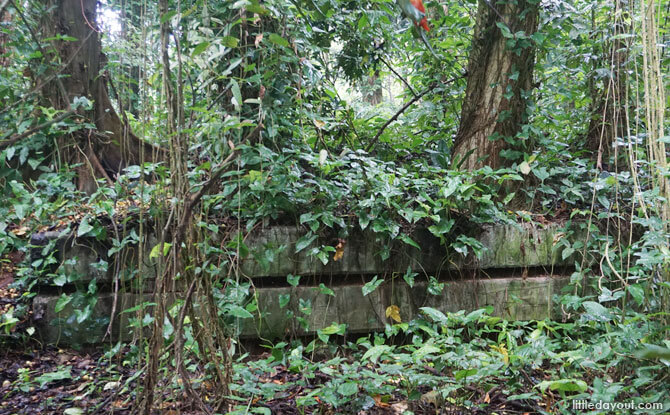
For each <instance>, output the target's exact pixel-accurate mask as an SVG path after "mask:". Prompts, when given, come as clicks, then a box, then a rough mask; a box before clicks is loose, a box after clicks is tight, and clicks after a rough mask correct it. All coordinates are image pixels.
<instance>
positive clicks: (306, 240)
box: [295, 232, 317, 252]
mask: <svg viewBox="0 0 670 415" xmlns="http://www.w3.org/2000/svg"><path fill="white" fill-rule="evenodd" d="M316 238H317V235H314V234H313V233H312V232H308V233H307V234H305V235H303V236H302V237H301V238H300V239H298V242H296V243H295V252H300V251H302V250H303V249H305V248H307V247H308V246H309V245H311V244H312V242H314V241H315V240H316Z"/></svg>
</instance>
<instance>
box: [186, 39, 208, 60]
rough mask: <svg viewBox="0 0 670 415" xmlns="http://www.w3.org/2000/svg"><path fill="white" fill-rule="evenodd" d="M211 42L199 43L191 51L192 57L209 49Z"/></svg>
mask: <svg viewBox="0 0 670 415" xmlns="http://www.w3.org/2000/svg"><path fill="white" fill-rule="evenodd" d="M209 45H210V42H202V43H199V44H198V45H197V46H196V47H195V48H194V49H193V52H191V57H193V58H195V57H196V56H198V55H200V54H201V53H202V52H204V51H205V50H207V48H208V47H209Z"/></svg>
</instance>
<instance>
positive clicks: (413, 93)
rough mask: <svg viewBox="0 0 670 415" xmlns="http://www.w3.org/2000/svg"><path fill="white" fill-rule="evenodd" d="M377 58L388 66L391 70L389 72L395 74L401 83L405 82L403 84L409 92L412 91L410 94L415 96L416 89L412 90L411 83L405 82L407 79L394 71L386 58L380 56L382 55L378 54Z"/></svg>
mask: <svg viewBox="0 0 670 415" xmlns="http://www.w3.org/2000/svg"><path fill="white" fill-rule="evenodd" d="M379 60H380V61H382V63H383V64H384V65H386V67H387V68H389V69H390V70H391V72H393V74H394V75H395V76H397V77H398V79H400V80H401V81H402V83H403V84H405V86H406V87H407V88H409V90H410V92H411V93H412V95H414V96H415V97H416V91H415V90H414V88H412V85H410V84H409V82H407V80H406V79H405V78H403V77H402V76H401V75H400V74H399V73H398V72H396V71H395V69H393V67H392V66H391V64H389V63H388V62H386V60H385V59H384V58H382V57H381V56H380V57H379Z"/></svg>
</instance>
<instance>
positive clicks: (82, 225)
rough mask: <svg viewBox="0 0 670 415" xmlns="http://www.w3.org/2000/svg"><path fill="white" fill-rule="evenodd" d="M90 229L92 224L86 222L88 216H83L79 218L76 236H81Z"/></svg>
mask: <svg viewBox="0 0 670 415" xmlns="http://www.w3.org/2000/svg"><path fill="white" fill-rule="evenodd" d="M92 230H93V226H91V224H90V223H88V216H85V217H84V219H82V220H81V223H79V228H77V237H82V236H84V235H86V234H87V233H89V232H91V231H92Z"/></svg>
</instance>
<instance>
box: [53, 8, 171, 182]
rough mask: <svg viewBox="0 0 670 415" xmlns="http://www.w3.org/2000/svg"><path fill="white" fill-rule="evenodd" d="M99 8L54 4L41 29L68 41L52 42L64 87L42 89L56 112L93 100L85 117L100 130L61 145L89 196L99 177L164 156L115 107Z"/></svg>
mask: <svg viewBox="0 0 670 415" xmlns="http://www.w3.org/2000/svg"><path fill="white" fill-rule="evenodd" d="M96 7H97V1H96V0H51V1H49V2H48V4H47V10H49V12H48V14H47V15H46V16H45V18H44V20H43V21H42V25H41V28H40V29H41V30H40V34H41V36H42V39H48V38H54V37H57V36H58V35H62V36H65V37H66V38H65V40H52V41H51V45H52V46H53V50H54V54H53V55H51V56H48V57H47V59H50V60H51V61H53V62H58V63H59V64H60V65H65V67H64V68H63V70H62V72H61V74H63V75H66V76H61V77H60V79H61V81H60V85H59V83H58V82H56V81H52V82H51V83H49V85H47V87H45V88H44V89H43V96H44V98H45V99H46V100H47V101H48V102H50V104H51V105H52V106H53V107H54V108H58V109H67V108H69V103H71V102H73V100H74V98H76V97H86V98H88V99H89V100H90V101H92V102H93V108H92V109H91V110H89V111H87V112H86V113H85V114H84V115H85V117H86V118H88V121H89V122H90V123H92V124H95V127H96V129H95V130H79V131H77V132H75V133H74V134H71V135H67V136H65V137H62V142H61V143H59V147H60V150H59V151H60V152H61V154H62V156H64V158H65V161H66V162H67V163H69V164H78V167H77V181H78V187H79V189H80V190H82V191H84V192H87V193H91V192H93V191H95V189H96V188H97V183H96V179H98V178H106V179H110V178H113V176H114V175H115V174H117V173H118V172H120V171H121V170H122V169H123V168H125V167H126V166H128V165H133V164H141V163H142V162H146V161H158V160H161V159H162V158H163V157H164V152H163V151H162V150H161V149H159V148H157V147H156V146H153V145H150V144H147V143H145V142H144V141H142V140H140V139H139V138H138V137H137V136H135V135H134V134H133V133H132V132H131V131H130V128H129V127H128V126H127V125H126V124H125V123H123V122H122V121H121V119H120V118H119V116H118V115H117V113H116V111H115V109H114V107H113V106H112V103H111V101H110V99H109V96H108V92H107V84H106V82H107V77H106V74H105V73H103V69H104V66H105V56H104V54H103V53H102V48H101V44H100V33H99V29H98V26H97V23H96ZM72 38H74V39H75V40H72ZM61 39H62V37H61ZM61 67H62V66H57V68H58V69H60V68H61ZM58 69H56V70H58ZM61 85H62V87H61ZM63 89H64V90H63Z"/></svg>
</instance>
